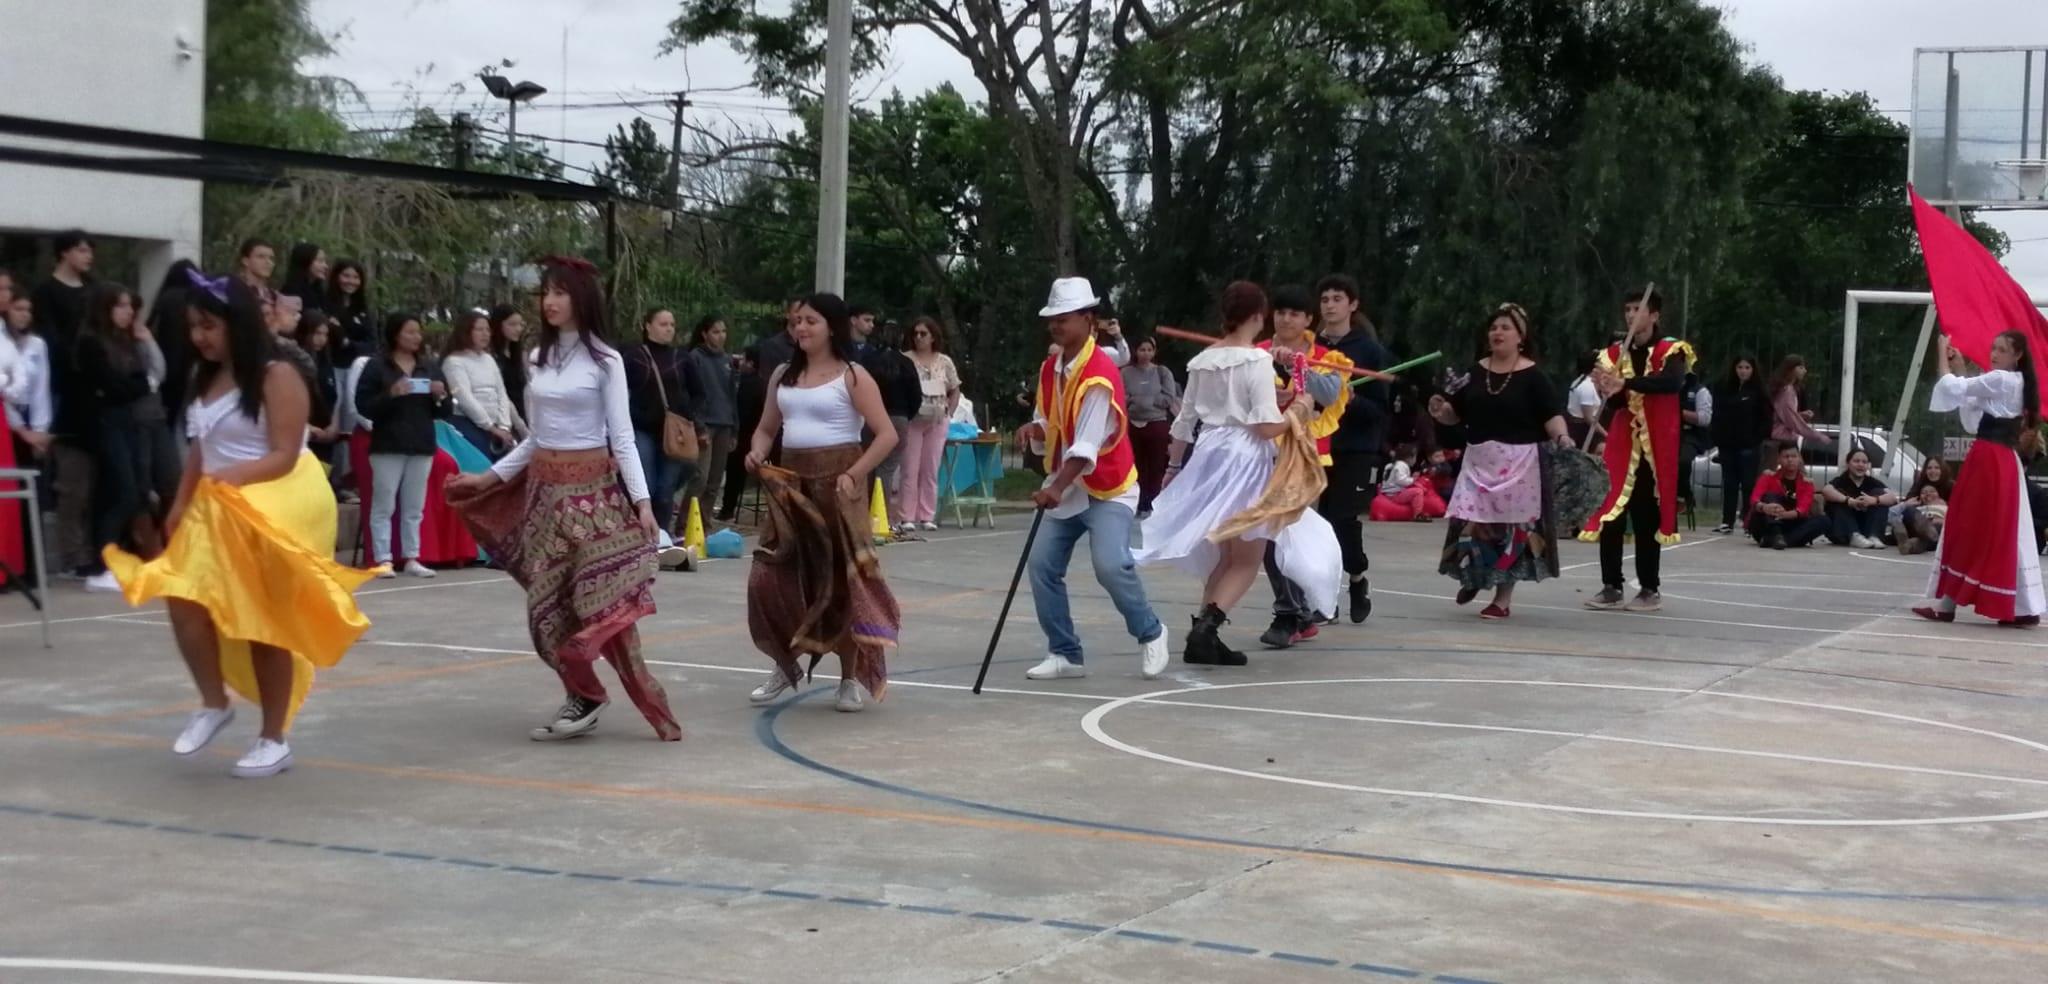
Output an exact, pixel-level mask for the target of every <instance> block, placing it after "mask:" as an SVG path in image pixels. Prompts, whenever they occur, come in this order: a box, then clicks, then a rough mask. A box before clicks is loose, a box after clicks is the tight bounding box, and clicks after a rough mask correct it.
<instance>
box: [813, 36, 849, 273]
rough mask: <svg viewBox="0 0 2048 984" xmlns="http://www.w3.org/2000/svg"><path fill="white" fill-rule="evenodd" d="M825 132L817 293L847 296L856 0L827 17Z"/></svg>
mask: <svg viewBox="0 0 2048 984" xmlns="http://www.w3.org/2000/svg"><path fill="white" fill-rule="evenodd" d="M825 26H826V36H825V105H824V112H825V133H824V146H823V147H822V148H820V154H819V160H818V267H817V277H816V279H817V283H818V289H819V290H821V291H826V292H829V293H833V294H844V293H845V292H846V168H847V163H846V128H847V123H848V120H847V116H848V114H849V113H850V112H851V107H850V106H849V105H848V103H849V102H850V101H851V100H852V91H853V0H828V4H827V7H826V13H825Z"/></svg>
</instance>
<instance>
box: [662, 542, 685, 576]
mask: <svg viewBox="0 0 2048 984" xmlns="http://www.w3.org/2000/svg"><path fill="white" fill-rule="evenodd" d="M654 562H655V564H656V565H658V566H660V567H661V569H662V570H665V571H672V570H678V569H684V570H687V569H688V568H689V566H690V550H689V548H688V547H684V546H680V545H677V544H670V545H668V546H666V547H663V548H661V549H660V550H657V551H655V552H654Z"/></svg>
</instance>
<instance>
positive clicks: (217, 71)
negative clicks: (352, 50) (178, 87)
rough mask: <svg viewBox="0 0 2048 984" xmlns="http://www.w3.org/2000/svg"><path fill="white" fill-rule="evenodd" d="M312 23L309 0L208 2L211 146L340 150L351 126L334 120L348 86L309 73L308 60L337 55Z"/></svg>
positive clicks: (207, 122)
mask: <svg viewBox="0 0 2048 984" xmlns="http://www.w3.org/2000/svg"><path fill="white" fill-rule="evenodd" d="M333 51H334V48H333V42H332V39H330V38H329V37H328V36H327V35H326V34H324V33H322V32H321V31H320V29H319V28H318V27H317V26H316V25H315V24H314V23H313V16H312V2H311V0H209V2H208V3H207V4H206V136H207V137H208V138H209V139H213V140H228V141H233V142H235V143H247V144H256V145H258V146H263V147H284V148H288V149H292V150H337V149H340V148H341V147H342V146H343V145H344V144H345V143H346V141H347V128H346V127H344V126H343V125H342V123H341V120H340V119H339V118H338V117H337V116H336V115H335V114H334V111H333V110H334V103H335V98H336V96H337V95H338V94H339V93H340V92H342V91H344V90H345V89H347V88H348V86H347V83H345V82H342V81H339V80H335V79H325V78H315V77H311V76H307V75H305V74H304V73H303V72H302V71H301V70H300V66H301V65H302V64H303V63H304V62H305V61H306V60H308V59H311V58H318V57H320V56H322V55H328V54H332V53H333Z"/></svg>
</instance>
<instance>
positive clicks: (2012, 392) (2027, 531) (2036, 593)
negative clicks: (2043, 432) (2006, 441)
mask: <svg viewBox="0 0 2048 984" xmlns="http://www.w3.org/2000/svg"><path fill="white" fill-rule="evenodd" d="M1928 409H1930V410H1933V411H1934V412H1936V413H1947V412H1949V411H1951V410H1953V411H1957V412H1958V414H1959V415H1960V416H1961V417H1962V419H1963V428H1964V429H1965V430H1968V431H1969V432H1970V433H1972V434H1975V433H1977V430H1978V428H1979V427H1981V426H1982V425H1983V422H1984V418H1985V417H1986V416H1987V415H1988V416H1992V417H2008V418H2010V417H2019V416H2022V415H2023V414H2025V413H2026V377H2025V376H2022V375H2020V374H2019V373H2017V372H2013V371H2011V370H2009V369H1993V370H1991V371H1990V372H1987V373H1984V374H1983V375H1981V376H1953V375H1951V376H1943V377H1941V378H1940V379H1937V380H1935V381H1934V393H1933V396H1932V398H1931V400H1930V402H1929V405H1928ZM1980 443H1983V442H1980ZM1983 453H1984V454H1985V455H1990V454H1994V453H1996V454H2003V455H2010V456H2012V457H2013V459H2014V461H2015V463H2017V460H2018V456H2017V455H2015V454H2014V453H2013V452H2012V451H2011V450H2010V449H2008V448H2005V447H1998V448H1996V449H1993V448H1990V447H1986V448H1985V450H1984V452H1983ZM1970 454H1971V457H1972V458H1975V457H1978V450H1977V448H1975V447H1972V448H1971V449H1970ZM1968 465H1969V462H1968V461H1965V462H1964V471H1963V474H1962V476H1961V478H1959V479H1958V481H1959V482H1962V481H1968V480H1969V468H1968ZM2013 473H2014V478H2013V481H2015V482H2017V483H2018V484H2019V490H2018V494H2017V497H2018V500H2019V508H2018V509H2017V510H2015V511H2014V514H2013V518H2012V523H2013V526H2012V527H2011V530H2012V533H2011V535H2012V536H2013V537H2014V538H2015V539H2016V541H2017V542H2018V543H2019V570H2018V572H2017V574H2016V576H2015V577H2014V579H2013V584H2014V585H2015V589H2014V592H2013V614H2014V615H2017V616H2019V617H2022V618H2024V617H2026V616H2030V615H2035V616H2038V615H2042V614H2044V613H2048V598H2044V596H2043V591H2042V587H2041V555H2040V554H2039V553H2037V552H2036V551H2035V549H2034V513H2033V509H2032V508H2031V507H2030V506H2029V505H2028V500H2027V476H2026V473H2025V471H2023V470H2022V469H2019V468H2017V467H2016V468H2014V469H2013ZM1960 518H1962V517H1960V516H1957V517H1952V519H1951V523H1952V525H1950V526H1949V527H1948V528H1946V529H1944V530H1943V531H1942V538H1941V542H1940V544H1939V545H1938V546H1937V547H1936V548H1935V554H1934V567H1933V569H1932V570H1930V571H1928V573H1927V596H1928V597H1929V598H1935V599H1938V600H1941V601H1944V602H1946V601H1947V600H1948V599H1945V598H1942V597H1941V579H1942V572H1943V571H1944V570H1947V569H1948V567H1949V566H1950V565H1949V564H1948V563H1947V562H1946V557H1947V554H1948V552H1949V547H1950V544H1951V543H1954V542H1955V541H1956V537H1955V534H1956V533H1957V532H1958V528H1957V527H1956V526H1955V525H1953V520H1954V519H1960ZM1962 532H1963V533H1964V534H1965V535H1967V533H1968V531H1967V530H1963V531H1962ZM1957 549H1961V547H1960V546H1959V547H1957ZM1955 573H1956V574H1957V575H1958V576H1962V577H1965V578H1967V577H1968V576H1969V575H1968V572H1967V571H1962V570H1958V571H1956V572H1955Z"/></svg>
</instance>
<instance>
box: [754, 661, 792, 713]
mask: <svg viewBox="0 0 2048 984" xmlns="http://www.w3.org/2000/svg"><path fill="white" fill-rule="evenodd" d="M795 690H796V684H794V683H791V682H789V677H787V676H785V675H784V674H783V672H782V669H781V667H776V668H775V669H771V670H769V671H768V679H766V680H763V681H761V685H760V686H758V687H755V688H754V692H753V693H750V694H748V695H747V703H749V704H772V703H774V702H775V701H776V700H777V699H778V698H780V697H781V696H782V695H783V694H786V693H790V692H793V691H795Z"/></svg>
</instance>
